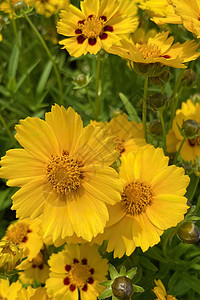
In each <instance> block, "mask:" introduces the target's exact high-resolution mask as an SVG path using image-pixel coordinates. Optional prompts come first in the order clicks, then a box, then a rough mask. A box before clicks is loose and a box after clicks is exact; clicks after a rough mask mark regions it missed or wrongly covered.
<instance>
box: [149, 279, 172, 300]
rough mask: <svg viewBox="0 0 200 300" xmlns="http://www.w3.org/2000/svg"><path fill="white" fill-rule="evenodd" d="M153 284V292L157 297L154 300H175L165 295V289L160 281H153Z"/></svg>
mask: <svg viewBox="0 0 200 300" xmlns="http://www.w3.org/2000/svg"><path fill="white" fill-rule="evenodd" d="M155 284H156V286H155V287H154V289H153V292H154V293H155V294H156V296H157V297H158V298H157V299H156V300H177V299H176V298H175V297H174V296H171V295H167V292H166V289H165V287H164V285H163V283H162V281H161V280H160V279H158V280H155Z"/></svg>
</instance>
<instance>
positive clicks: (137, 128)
mask: <svg viewBox="0 0 200 300" xmlns="http://www.w3.org/2000/svg"><path fill="white" fill-rule="evenodd" d="M107 130H108V134H110V135H111V136H113V137H114V141H115V142H116V143H117V145H116V150H117V151H119V152H120V154H122V153H127V152H135V151H137V150H138V148H139V147H142V146H145V145H146V142H145V139H144V130H143V125H142V123H139V124H138V123H136V122H130V121H128V117H127V115H126V114H122V115H119V116H117V117H115V118H112V119H111V120H110V122H109V123H108V125H107Z"/></svg>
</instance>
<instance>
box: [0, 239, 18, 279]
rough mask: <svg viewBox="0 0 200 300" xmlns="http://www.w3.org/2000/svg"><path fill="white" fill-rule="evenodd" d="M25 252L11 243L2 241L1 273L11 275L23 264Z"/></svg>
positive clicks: (0, 253) (0, 252) (0, 247)
mask: <svg viewBox="0 0 200 300" xmlns="http://www.w3.org/2000/svg"><path fill="white" fill-rule="evenodd" d="M22 256H23V250H22V249H19V248H18V247H17V245H15V244H14V243H13V242H10V241H0V272H1V273H3V274H4V273H9V272H10V271H12V270H13V269H15V267H16V266H18V265H19V264H20V263H21V260H22Z"/></svg>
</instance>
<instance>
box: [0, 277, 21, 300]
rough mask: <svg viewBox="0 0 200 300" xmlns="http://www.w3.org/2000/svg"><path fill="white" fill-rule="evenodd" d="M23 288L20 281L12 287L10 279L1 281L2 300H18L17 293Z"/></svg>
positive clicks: (0, 296)
mask: <svg viewBox="0 0 200 300" xmlns="http://www.w3.org/2000/svg"><path fill="white" fill-rule="evenodd" d="M21 288H22V284H21V283H20V282H19V281H16V282H13V283H12V284H11V285H10V282H9V280H8V279H6V280H5V279H0V299H3V300H4V299H5V300H6V299H8V300H15V299H16V300H17V299H18V298H17V293H18V291H20V290H21Z"/></svg>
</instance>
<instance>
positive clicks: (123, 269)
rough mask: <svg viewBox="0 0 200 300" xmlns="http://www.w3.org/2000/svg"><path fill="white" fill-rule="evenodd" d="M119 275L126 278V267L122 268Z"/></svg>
mask: <svg viewBox="0 0 200 300" xmlns="http://www.w3.org/2000/svg"><path fill="white" fill-rule="evenodd" d="M119 275H120V276H126V267H125V266H122V267H121V269H120V271H119Z"/></svg>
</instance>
